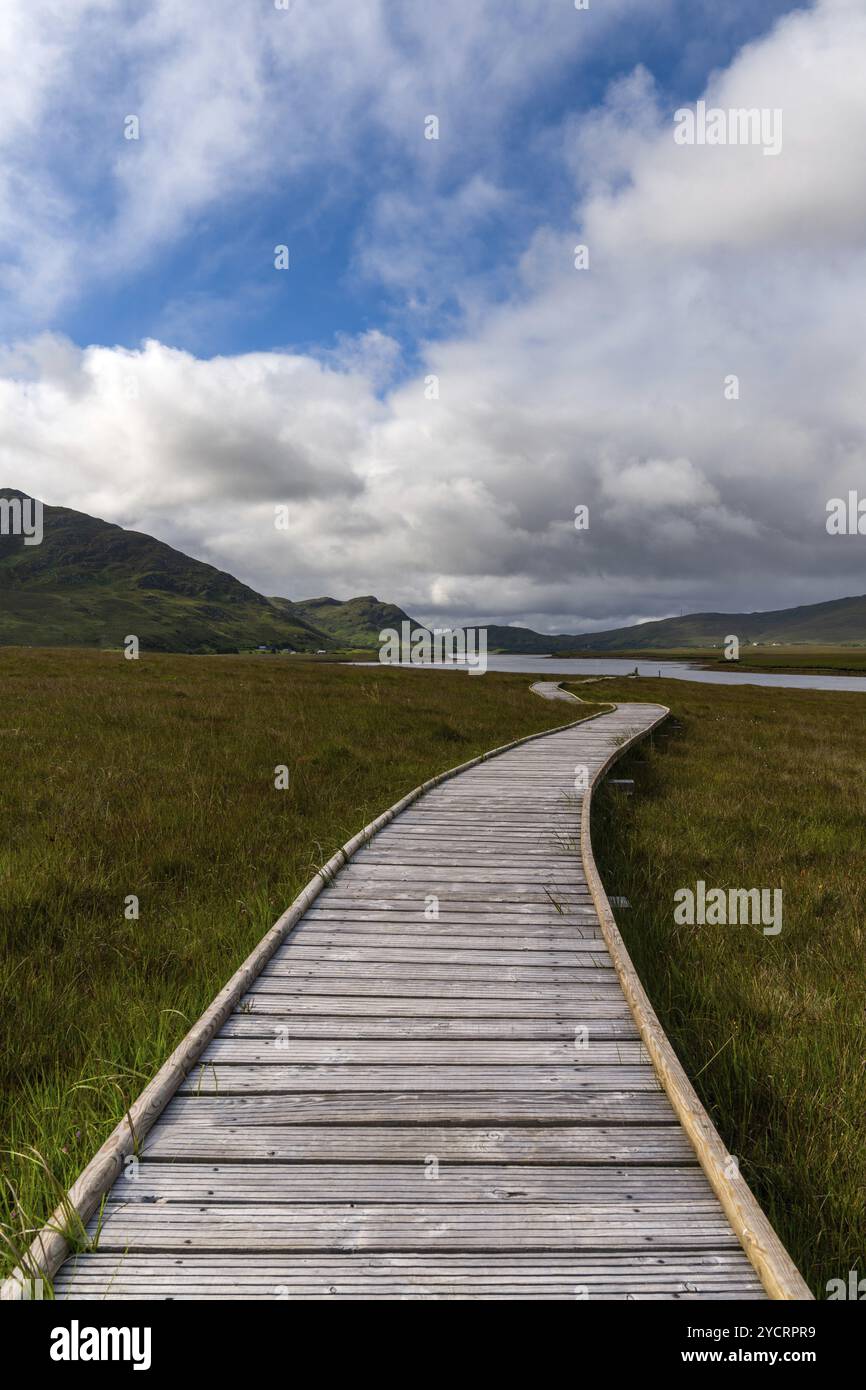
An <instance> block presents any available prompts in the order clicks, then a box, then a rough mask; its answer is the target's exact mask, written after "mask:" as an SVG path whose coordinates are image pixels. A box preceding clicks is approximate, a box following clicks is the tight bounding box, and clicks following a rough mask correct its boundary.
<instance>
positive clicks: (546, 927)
mask: <svg viewBox="0 0 866 1390" xmlns="http://www.w3.org/2000/svg"><path fill="white" fill-rule="evenodd" d="M666 714H667V711H666V710H665V709H664V708H663V707H662V706H658V705H648V704H633V705H626V706H620V707H618V708H615V709H614V710H613V711H612V712H611V713H607V714H601V715H597V716H595V717H594V718H592V719H590V720H585V721H583V722H580V723H578V724H574V725H569V726H566V727H565V728H563V729H560V730H554V731H552V732H550V733H546V734H542V735H534V736H532V737H531V738H530V739H528V740H522V741H519V742H518V743H516V744H513V745H509V746H508V748H507V749H505V750H501V751H499V752H498V753H497V754H496V756H486V757H485V758H484V759H480V760H473V762H472V763H470V764H467V765H465V766H464V767H463V768H462V769H458V770H455V772H456V774H457V775H447V774H446V775H445V776H444V777H443V778H437V779H433V780H432V782H431V783H428V784H425V788H423V789H418V791H417V792H416V793H412V794H410V796H409V797H407V798H404V799H403V801H402V802H400V803H398V806H397V807H395V808H392V810H391V811H390V812H388V813H386V814H385V816H383V817H380V818H379V819H378V821H376V822H374V823H373V827H368V828H367V830H366V831H364V832H362V833H361V835H360V836H357V837H355V840H354V841H352V842H350V844H349V846H347V847H346V850H345V851H341V852H340V855H338V856H335V858H334V860H332V861H330V864H329V866H327V872H325V873H323V874H322V875H321V876H317V879H316V880H313V883H312V884H311V885H309V886H308V889H306V890H305V891H304V894H302V895H301V898H300V899H299V900H298V901H297V902H296V903H295V904H293V906H292V908H291V909H290V910H289V912H288V913H287V914H284V917H283V918H281V919H280V922H279V923H277V924H276V925H275V927H274V928H273V929H272V931H271V933H269V934H268V937H267V938H265V941H264V942H263V943H262V944H261V946H260V947H259V948H257V952H254V953H253V956H251V957H250V959H249V960H248V961H247V962H245V964H244V966H242V967H241V970H240V971H239V972H237V975H236V976H235V977H233V980H232V981H231V982H229V985H228V986H226V989H225V990H224V991H223V992H222V994H221V995H220V996H219V997H218V999H217V1000H216V1001H214V1005H213V1006H211V1009H210V1010H208V1012H207V1014H206V1015H204V1016H203V1019H202V1020H200V1022H199V1024H198V1025H196V1028H195V1029H193V1030H192V1032H191V1034H190V1035H189V1036H188V1038H187V1039H185V1040H184V1043H183V1044H181V1047H180V1048H179V1049H178V1051H177V1053H176V1054H175V1055H174V1058H173V1059H170V1060H169V1063H167V1064H166V1067H165V1068H163V1069H162V1071H161V1072H160V1074H159V1075H158V1076H157V1077H156V1078H155V1079H154V1082H152V1083H151V1085H150V1087H149V1088H147V1091H146V1092H145V1093H144V1094H143V1096H142V1097H141V1098H140V1101H139V1102H136V1105H135V1106H133V1107H132V1111H131V1116H130V1122H129V1123H128V1124H127V1125H126V1128H125V1129H124V1126H119V1127H118V1130H117V1131H116V1132H115V1135H114V1136H112V1138H111V1140H109V1141H108V1142H107V1144H106V1145H105V1146H104V1147H103V1150H101V1151H100V1154H99V1155H97V1157H96V1159H95V1160H94V1162H93V1163H92V1164H91V1165H89V1167H88V1169H87V1170H85V1173H84V1174H82V1177H81V1178H80V1179H79V1182H78V1183H77V1184H76V1187H75V1188H73V1191H72V1194H71V1198H72V1201H73V1203H74V1205H75V1206H76V1208H77V1209H78V1210H80V1212H81V1214H82V1218H83V1219H84V1221H86V1222H88V1223H89V1224H88V1230H89V1233H90V1234H91V1236H96V1234H97V1230H98V1247H97V1249H96V1250H94V1251H90V1252H88V1253H82V1254H78V1255H74V1256H71V1257H70V1258H68V1259H67V1260H66V1261H65V1263H63V1264H62V1267H61V1268H60V1270H59V1273H58V1274H57V1277H56V1281H55V1292H56V1296H57V1297H59V1298H72V1299H81V1298H110V1299H127V1298H129V1299H139V1298H174V1299H178V1298H239V1297H240V1298H286V1297H288V1298H325V1297H330V1298H334V1297H336V1298H379V1297H382V1298H392V1297H397V1298H400V1297H403V1298H405V1297H418V1298H438V1297H442V1298H465V1297H469V1298H532V1297H535V1298H583V1297H589V1298H625V1297H630V1298H688V1299H692V1298H707V1299H724V1298H761V1297H766V1296H767V1295H768V1294H769V1295H770V1296H772V1297H777V1298H778V1297H804V1298H806V1297H809V1296H810V1295H809V1293H808V1290H807V1288H806V1286H805V1284H803V1282H802V1280H801V1279H800V1276H799V1274H798V1273H797V1271H796V1269H795V1267H794V1266H793V1264H792V1263H791V1261H790V1259H789V1257H788V1256H787V1254H786V1252H785V1251H784V1249H783V1247H782V1246H781V1244H780V1243H779V1242H778V1239H777V1238H776V1237H775V1234H774V1233H773V1231H772V1228H771V1227H770V1226H769V1223H767V1221H766V1218H765V1217H764V1216H763V1213H761V1211H760V1209H759V1208H758V1207H757V1204H756V1203H755V1202H754V1198H753V1197H752V1196H751V1193H749V1191H748V1188H747V1187H746V1186H745V1184H744V1183H742V1180H740V1179H738V1180H735V1181H734V1180H731V1179H730V1177H729V1176H728V1175H727V1173H726V1165H725V1160H727V1158H728V1156H727V1155H726V1153H725V1150H724V1146H723V1145H722V1144H721V1141H720V1140H719V1138H718V1135H717V1134H716V1131H715V1130H714V1128H713V1126H712V1124H711V1123H710V1121H709V1119H708V1117H707V1116H706V1114H705V1112H704V1111H703V1109H702V1107H701V1106H700V1103H699V1102H698V1101H697V1097H696V1096H695V1095H694V1092H693V1091H692V1090H691V1087H690V1086H689V1083H688V1081H687V1079H686V1078H685V1076H684V1074H683V1073H682V1069H681V1068H680V1067H679V1063H678V1062H677V1060H676V1058H675V1056H674V1054H673V1052H672V1050H671V1049H670V1046H669V1044H667V1040H666V1038H665V1037H664V1034H663V1033H662V1031H661V1029H660V1027H659V1025H658V1021H657V1020H656V1019H655V1015H654V1014H653V1013H652V1010H651V1008H650V1006H649V1003H648V1001H647V1000H646V997H645V996H644V995H643V993H642V990H640V985H639V981H637V978H636V976H634V972H633V968H632V967H631V962H630V961H629V960H628V956H627V953H625V948H624V946H623V945H622V942H621V939H620V938H619V934H618V932H617V930H616V924H615V922H614V920H613V916H612V914H611V912H610V907H609V904H608V902H607V898H606V895H605V893H604V889H603V887H602V885H601V883H600V880H599V879H598V874H597V871H596V869H595V864H594V861H593V860H592V851H591V846H590V844H589V833H588V830H589V793H588V790H586V791H585V790H583V788H591V786H592V785H593V784H594V783H595V782H596V781H597V780H598V778H599V777H600V776H602V775H603V773H604V771H605V770H606V768H607V766H608V765H609V763H610V762H611V761H612V760H614V759H615V758H616V757H617V756H619V754H620V753H621V752H622V751H623V750H624V748H625V747H627V746H628V745H629V744H630V743H631V742H632V741H634V739H635V738H639V737H642V736H644V735H645V734H646V733H647V732H649V731H650V730H651V729H652V728H654V727H655V725H656V724H657V723H659V722H660V721H661V720H662V719H663V718H664V717H665V716H666ZM420 793H423V794H420ZM347 861H349V862H347ZM289 933H290V934H289ZM184 1049H185V1050H184ZM662 1083H664V1088H663V1085H662ZM148 1093H149V1094H148ZM130 1132H134V1134H135V1145H134V1147H135V1149H136V1162H135V1163H132V1164H128V1165H127V1172H128V1176H127V1175H121V1176H117V1174H118V1173H119V1172H120V1169H121V1166H122V1165H123V1163H124V1158H125V1156H126V1155H128V1154H129V1153H130V1151H131V1150H132V1148H133V1144H132V1142H131V1139H130ZM699 1160H700V1161H699ZM112 1178H116V1180H115V1181H114V1182H113V1184H112V1183H111V1179H112ZM105 1193H107V1196H106V1198H105V1203H104V1207H103V1209H102V1211H101V1212H99V1211H98V1210H97V1209H96V1208H97V1206H98V1204H99V1202H100V1199H101V1198H102V1196H103V1195H104V1194H105ZM744 1247H745V1248H744ZM746 1251H748V1256H747V1254H746ZM66 1253H67V1247H66V1246H65V1244H64V1242H63V1240H62V1238H61V1237H60V1235H58V1234H57V1232H56V1231H55V1232H50V1231H47V1230H46V1231H45V1232H43V1235H42V1237H41V1244H40V1245H39V1246H38V1247H37V1249H36V1250H35V1252H34V1254H33V1256H32V1259H31V1263H32V1264H37V1263H38V1264H40V1265H41V1267H42V1269H43V1270H44V1271H45V1272H46V1273H47V1274H48V1275H49V1276H51V1275H53V1274H54V1271H55V1269H56V1268H57V1266H58V1265H59V1264H60V1263H61V1260H62V1258H63V1256H64V1255H65V1254H66ZM17 1275H18V1277H17V1278H16V1277H15V1276H13V1278H12V1279H11V1280H10V1281H7V1284H6V1285H4V1290H3V1295H4V1297H16V1296H18V1297H20V1296H21V1271H18V1272H17Z"/></svg>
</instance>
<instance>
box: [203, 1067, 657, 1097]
mask: <svg viewBox="0 0 866 1390" xmlns="http://www.w3.org/2000/svg"><path fill="white" fill-rule="evenodd" d="M584 1087H589V1088H591V1089H593V1090H606V1089H611V1090H617V1091H622V1090H632V1091H641V1090H652V1091H654V1090H656V1088H657V1087H658V1081H657V1079H656V1075H655V1072H654V1071H653V1069H652V1067H651V1066H650V1065H649V1064H646V1065H644V1066H619V1065H600V1066H594V1065H592V1064H589V1063H587V1064H584V1063H581V1064H579V1065H575V1066H571V1067H553V1066H549V1067H531V1066H527V1067H523V1066H512V1065H509V1066H503V1067H493V1066H487V1067H484V1066H479V1067H474V1066H459V1067H449V1066H418V1065H414V1066H412V1065H410V1066H351V1067H350V1066H346V1065H344V1064H342V1063H338V1064H337V1065H335V1066H331V1067H328V1066H292V1065H291V1064H290V1063H288V1062H281V1063H275V1064H274V1065H266V1064H263V1063H259V1064H257V1065H251V1066H240V1065H230V1064H228V1063H223V1062H221V1063H219V1064H217V1063H208V1064H207V1065H202V1066H199V1067H197V1068H196V1070H195V1071H194V1072H191V1073H190V1075H189V1076H188V1077H187V1078H186V1080H185V1081H184V1082H183V1085H182V1086H181V1087H180V1088H179V1089H180V1091H181V1093H183V1094H190V1093H195V1092H197V1091H198V1092H214V1093H217V1094H223V1095H227V1094H229V1093H234V1094H240V1093H244V1094H246V1095H252V1094H254V1093H256V1092H259V1093H260V1092H269V1093H274V1092H277V1091H327V1090H334V1091H344V1092H345V1091H391V1090H393V1091H407V1090H410V1089H411V1090H414V1091H499V1092H502V1091H525V1090H529V1089H534V1088H537V1089H539V1090H551V1091H571V1090H580V1089H582V1088H584Z"/></svg>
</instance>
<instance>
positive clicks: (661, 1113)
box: [154, 1086, 677, 1136]
mask: <svg viewBox="0 0 866 1390" xmlns="http://www.w3.org/2000/svg"><path fill="white" fill-rule="evenodd" d="M176 1120H182V1121H183V1123H184V1124H202V1125H207V1126H209V1127H211V1128H213V1129H214V1130H217V1129H219V1128H220V1127H222V1126H224V1125H244V1126H247V1127H253V1126H258V1125H305V1124H312V1125H357V1126H362V1125H363V1126H373V1125H395V1124H399V1125H405V1126H406V1127H407V1128H410V1127H414V1126H415V1125H419V1124H421V1125H440V1124H441V1125H487V1126H495V1127H497V1128H499V1127H501V1126H503V1125H521V1126H523V1125H525V1126H549V1127H550V1128H551V1129H556V1128H557V1127H559V1126H563V1125H590V1126H592V1125H617V1126H622V1127H623V1129H625V1127H626V1126H627V1127H629V1128H634V1129H635V1130H636V1132H637V1134H638V1135H639V1136H641V1135H642V1134H643V1126H645V1125H654V1126H655V1125H663V1126H670V1128H671V1129H672V1130H676V1128H677V1126H676V1123H675V1120H674V1118H673V1116H672V1114H671V1109H670V1105H669V1103H668V1100H667V1097H666V1096H665V1095H664V1094H663V1092H662V1089H661V1087H660V1086H659V1087H657V1088H656V1089H655V1090H642V1089H641V1090H627V1089H622V1090H611V1091H607V1090H598V1089H593V1088H587V1089H586V1090H584V1091H551V1092H549V1093H545V1092H543V1091H538V1090H525V1091H381V1092H376V1091H368V1092H351V1091H310V1092H303V1091H295V1092H289V1093H285V1094H281V1095H280V1094H278V1095H243V1094H241V1095H220V1094H216V1093H214V1092H212V1091H210V1092H205V1093H204V1094H196V1093H195V1092H192V1093H190V1094H186V1095H183V1094H179V1095H176V1096H175V1097H174V1099H173V1100H172V1101H171V1103H170V1104H169V1106H168V1107H167V1109H166V1111H165V1115H164V1117H163V1120H162V1122H161V1123H162V1124H171V1123H174V1121H176ZM154 1133H156V1131H154Z"/></svg>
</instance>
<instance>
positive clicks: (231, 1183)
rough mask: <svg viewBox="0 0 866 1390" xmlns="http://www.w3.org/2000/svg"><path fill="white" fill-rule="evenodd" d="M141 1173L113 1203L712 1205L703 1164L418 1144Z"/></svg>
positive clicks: (147, 1166)
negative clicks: (492, 1152)
mask: <svg viewBox="0 0 866 1390" xmlns="http://www.w3.org/2000/svg"><path fill="white" fill-rule="evenodd" d="M132 1172H134V1174H135V1176H134V1177H133V1176H130V1178H129V1180H127V1181H124V1182H119V1183H116V1184H115V1186H114V1187H113V1188H112V1190H111V1193H110V1194H109V1205H115V1204H117V1203H127V1202H131V1203H136V1202H138V1203H148V1202H161V1203H176V1204H178V1205H180V1206H186V1205H188V1204H189V1203H197V1204H200V1203H206V1204H208V1205H210V1204H214V1203H218V1204H220V1205H222V1204H225V1203H231V1204H238V1203H241V1204H243V1203H246V1204H248V1205H249V1204H252V1205H258V1206H266V1205H268V1206H269V1205H275V1206H280V1205H288V1206H291V1205H298V1204H300V1203H303V1202H313V1203H315V1204H317V1205H322V1204H323V1203H326V1202H336V1203H339V1204H350V1203H353V1202H367V1203H375V1204H377V1205H378V1204H380V1203H385V1204H391V1205H398V1204H401V1205H405V1204H407V1203H408V1204H410V1205H429V1204H430V1203H449V1204H451V1205H452V1206H456V1205H458V1204H460V1203H463V1202H470V1203H478V1202H492V1203H503V1204H514V1203H521V1202H563V1203H566V1204H568V1205H571V1204H574V1203H581V1204H584V1205H585V1204H587V1203H596V1204H598V1203H610V1204H619V1203H626V1204H627V1203H634V1202H637V1203H639V1204H640V1205H642V1206H645V1207H646V1208H647V1209H648V1208H649V1205H650V1204H651V1203H653V1202H657V1201H662V1202H667V1203H670V1202H677V1203H691V1202H697V1201H700V1200H701V1199H702V1198H705V1197H706V1182H705V1179H704V1175H703V1173H702V1172H701V1170H700V1168H699V1167H698V1165H697V1164H696V1163H695V1164H693V1165H692V1166H691V1167H690V1168H677V1167H674V1166H666V1167H663V1168H661V1167H656V1168H640V1167H637V1168H623V1167H616V1166H611V1165H604V1166H602V1165H596V1166H594V1167H593V1166H584V1167H579V1166H577V1165H576V1164H568V1165H560V1166H558V1167H554V1168H550V1167H536V1166H533V1165H530V1164H524V1165H522V1166H517V1165H509V1164H496V1163H487V1164H481V1163H475V1164H461V1163H453V1162H448V1161H446V1160H445V1158H444V1156H443V1155H441V1154H438V1153H437V1152H436V1151H435V1150H433V1149H427V1148H424V1147H422V1146H421V1144H420V1143H419V1142H418V1138H417V1136H416V1145H415V1153H414V1154H413V1155H412V1157H411V1159H410V1160H407V1161H404V1162H402V1163H394V1162H389V1163H382V1162H380V1163H313V1162H305V1163H278V1162H276V1161H271V1162H256V1163H251V1162H242V1161H241V1162H234V1163H226V1162H217V1163H193V1162H187V1163H150V1162H144V1163H141V1164H139V1165H138V1167H137V1169H134V1170H131V1173H132Z"/></svg>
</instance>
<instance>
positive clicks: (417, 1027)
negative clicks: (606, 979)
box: [220, 1012, 639, 1045]
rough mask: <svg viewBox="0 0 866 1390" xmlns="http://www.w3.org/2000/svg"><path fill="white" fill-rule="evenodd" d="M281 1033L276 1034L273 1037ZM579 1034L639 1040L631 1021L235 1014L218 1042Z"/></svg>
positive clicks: (572, 1036) (597, 1038) (595, 1038)
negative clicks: (579, 1031) (253, 1039)
mask: <svg viewBox="0 0 866 1390" xmlns="http://www.w3.org/2000/svg"><path fill="white" fill-rule="evenodd" d="M277 1029H279V1030H280V1031H279V1033H277V1031H276V1030H277ZM578 1029H586V1030H587V1035H588V1040H591V1041H592V1042H602V1041H605V1040H610V1039H613V1038H633V1039H637V1038H638V1036H639V1035H638V1031H637V1029H636V1028H635V1025H634V1021H633V1019H631V1018H623V1017H620V1018H603V1017H594V1018H590V1017H588V1016H584V1017H582V1018H581V1017H578V1015H577V1014H574V1013H573V1014H572V1017H571V1018H563V1019H555V1018H542V1019H532V1018H523V1019H518V1018H489V1019H485V1018H480V1019H479V1018H463V1019H461V1018H435V1017H419V1018H390V1017H389V1018H377V1017H374V1018H365V1017H363V1016H359V1015H357V1014H352V1015H349V1016H348V1017H341V1016H340V1015H333V1014H325V1013H322V1014H318V1015H316V1014H312V1015H311V1014H300V1015H298V1014H292V1013H285V1012H283V1013H280V1014H274V1013H260V1014H255V1013H252V1014H248V1013H247V1014H245V1013H236V1014H233V1015H232V1017H231V1018H228V1019H226V1021H225V1023H224V1024H223V1026H222V1031H221V1033H220V1038H221V1039H225V1038H262V1039H266V1040H267V1041H268V1042H273V1041H274V1039H275V1037H279V1038H280V1039H282V1038H351V1039H353V1040H361V1039H366V1038H383V1039H384V1038H392V1039H412V1038H430V1039H433V1038H453V1039H466V1040H477V1039H487V1040H489V1041H493V1040H494V1039H502V1040H516V1039H525V1040H529V1039H532V1040H536V1041H538V1040H542V1039H547V1038H562V1039H567V1040H569V1041H570V1042H571V1044H572V1045H573V1044H574V1040H575V1036H576V1032H577V1030H578Z"/></svg>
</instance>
